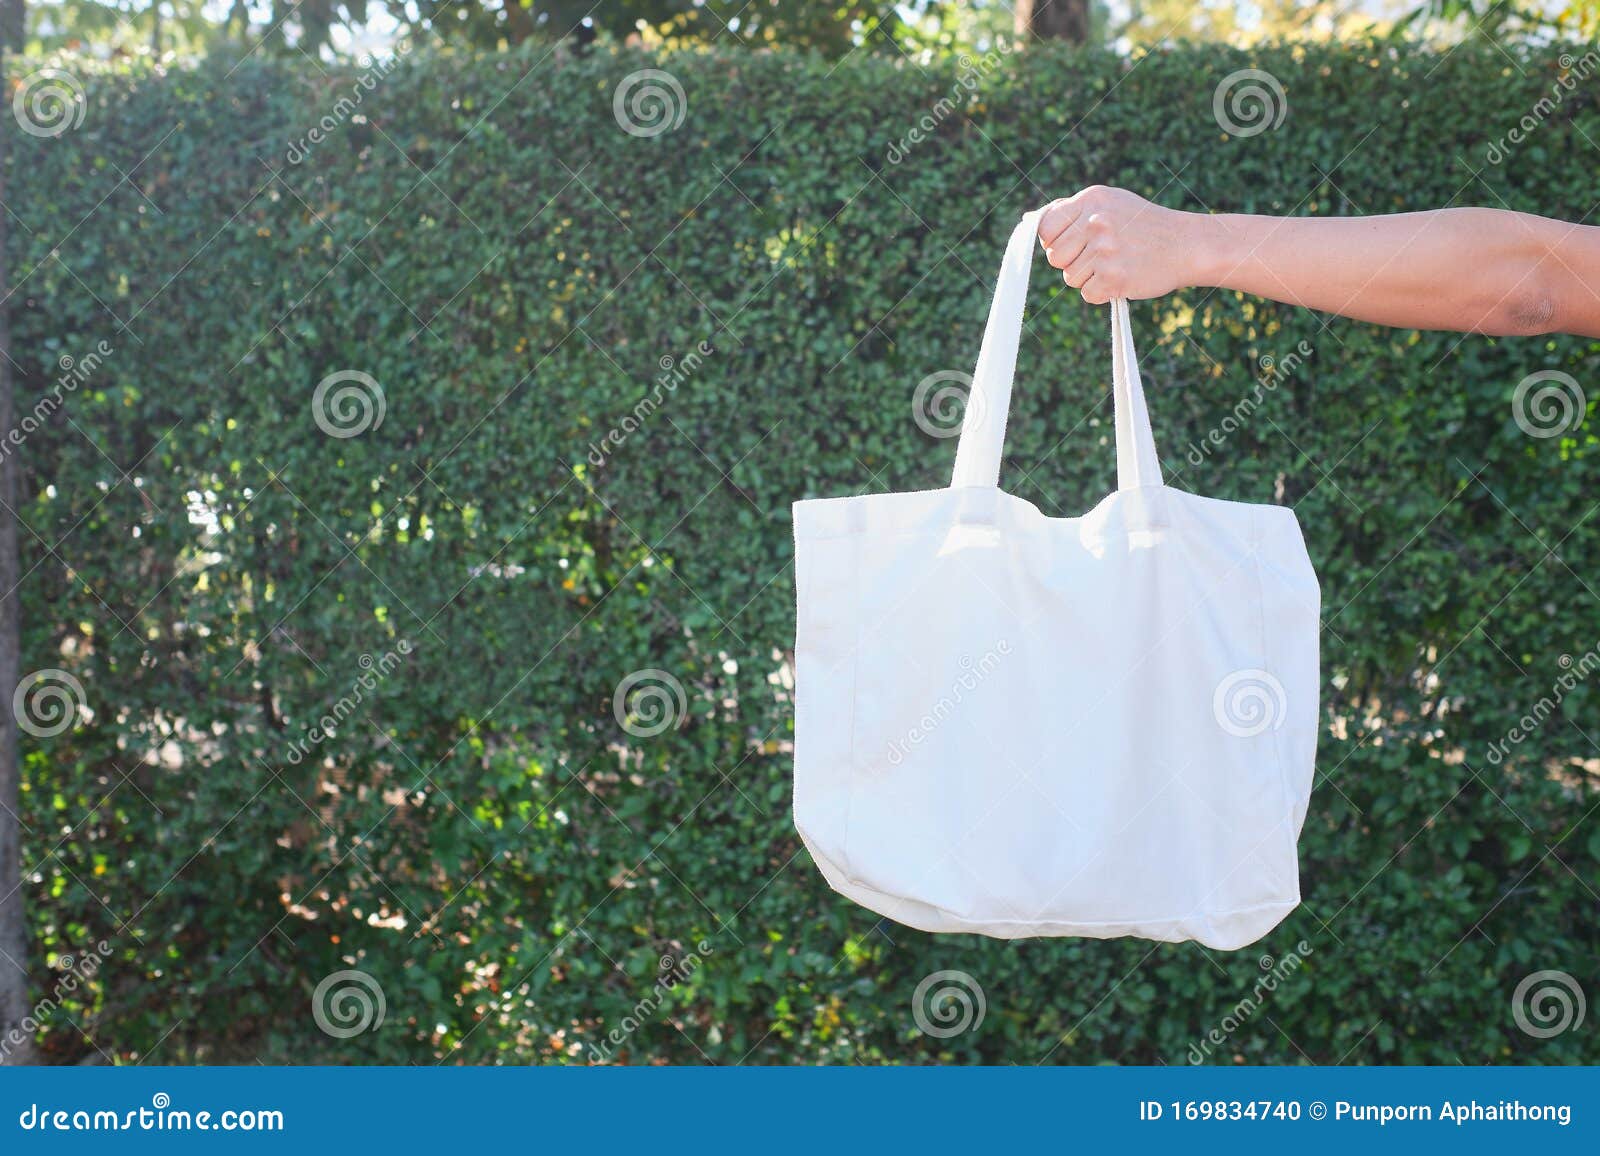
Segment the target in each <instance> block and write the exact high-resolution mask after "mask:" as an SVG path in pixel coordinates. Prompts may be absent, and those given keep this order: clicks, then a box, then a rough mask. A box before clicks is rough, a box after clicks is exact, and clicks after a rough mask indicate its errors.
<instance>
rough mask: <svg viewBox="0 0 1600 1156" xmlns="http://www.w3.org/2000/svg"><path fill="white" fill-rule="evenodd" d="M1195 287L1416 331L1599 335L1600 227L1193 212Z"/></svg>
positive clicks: (1499, 218) (1473, 211)
mask: <svg viewBox="0 0 1600 1156" xmlns="http://www.w3.org/2000/svg"><path fill="white" fill-rule="evenodd" d="M1185 218H1186V229H1187V230H1188V231H1189V232H1190V233H1191V234H1192V235H1191V237H1190V238H1189V243H1188V244H1187V245H1186V251H1187V252H1188V253H1189V255H1190V260H1191V261H1192V263H1193V267H1192V269H1191V270H1190V273H1189V277H1188V280H1189V281H1190V282H1191V283H1192V284H1197V285H1207V286H1217V287H1221V288H1227V289H1237V290H1240V291H1242V292H1245V293H1250V294H1253V295H1255V296H1260V297H1268V298H1271V299H1273V300H1275V301H1283V302H1287V303H1291V304H1295V305H1300V306H1304V307H1307V308H1310V309H1318V310H1322V311H1325V312H1329V313H1338V314H1341V315H1343V316H1346V317H1353V318H1356V319H1357V320H1362V321H1371V322H1375V323H1378V324H1381V325H1389V326H1397V327H1401V328H1408V329H1410V328H1414V329H1451V330H1465V331H1473V332H1478V333H1487V334H1500V335H1515V334H1532V333H1547V332H1552V331H1555V330H1560V331H1563V332H1568V333H1580V334H1584V335H1587V336H1600V229H1596V228H1594V227H1590V226H1583V225H1571V224H1567V223H1565V222H1562V221H1553V220H1549V219H1547V218H1544V217H1535V216H1530V215H1528V214H1525V213H1513V212H1509V211H1504V210H1499V209H1481V208H1465V209H1438V210H1433V211H1430V212H1420V213H1401V214H1396V215H1392V216H1369V217H1259V216H1244V215H1231V214H1218V215H1212V216H1207V215H1201V214H1185Z"/></svg>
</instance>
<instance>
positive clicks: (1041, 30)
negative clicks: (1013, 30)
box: [1016, 0, 1089, 44]
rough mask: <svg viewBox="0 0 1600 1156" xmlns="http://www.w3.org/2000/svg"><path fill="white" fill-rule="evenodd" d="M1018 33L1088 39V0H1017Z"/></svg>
mask: <svg viewBox="0 0 1600 1156" xmlns="http://www.w3.org/2000/svg"><path fill="white" fill-rule="evenodd" d="M1016 13H1017V37H1018V39H1021V40H1065V41H1068V42H1069V43H1072V44H1087V43H1089V0H1017V8H1016Z"/></svg>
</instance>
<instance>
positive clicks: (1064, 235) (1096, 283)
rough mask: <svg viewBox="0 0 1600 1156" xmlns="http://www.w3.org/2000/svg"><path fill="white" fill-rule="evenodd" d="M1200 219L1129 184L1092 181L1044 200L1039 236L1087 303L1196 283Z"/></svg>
mask: <svg viewBox="0 0 1600 1156" xmlns="http://www.w3.org/2000/svg"><path fill="white" fill-rule="evenodd" d="M1203 220H1204V218H1203V217H1201V216H1199V215H1197V214H1194V213H1185V212H1180V211H1179V210H1177V209H1167V208H1163V207H1162V206H1160V205H1156V204H1152V203H1151V202H1149V201H1147V200H1145V199H1144V198H1143V197H1141V196H1139V195H1138V194H1137V193H1130V192H1128V191H1127V190H1126V189H1116V188H1109V187H1107V186H1105V185H1090V186H1089V187H1088V188H1086V189H1084V190H1082V191H1081V192H1078V193H1076V194H1074V195H1073V196H1070V197H1066V198H1064V199H1062V200H1057V201H1052V202H1050V204H1049V205H1048V206H1046V208H1045V211H1044V214H1043V216H1041V217H1040V219H1039V243H1040V245H1042V246H1043V247H1044V251H1045V256H1046V257H1047V258H1049V261H1050V264H1051V265H1053V266H1055V267H1056V268H1057V269H1060V270H1061V274H1062V279H1063V280H1065V281H1066V283H1067V284H1068V285H1070V286H1072V287H1073V288H1074V289H1077V290H1079V291H1080V292H1081V293H1082V294H1083V299H1084V300H1085V301H1087V302H1089V304H1091V305H1103V304H1105V303H1106V302H1107V301H1110V300H1111V299H1112V298H1113V297H1127V298H1129V299H1131V300H1142V299H1144V298H1146V297H1161V296H1164V295H1165V294H1168V293H1171V292H1172V291H1173V290H1175V289H1181V288H1183V287H1184V286H1187V285H1194V284H1197V283H1198V278H1197V270H1198V269H1199V267H1200V265H1199V262H1200V253H1199V248H1200V243H1199V242H1200V237H1199V228H1198V226H1199V224H1200V223H1201V222H1202V221H1203Z"/></svg>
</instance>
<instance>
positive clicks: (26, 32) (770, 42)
mask: <svg viewBox="0 0 1600 1156" xmlns="http://www.w3.org/2000/svg"><path fill="white" fill-rule="evenodd" d="M0 14H3V15H0V27H3V28H4V29H5V31H6V35H5V41H6V43H7V44H9V45H11V46H12V48H13V50H16V49H17V47H18V46H20V45H25V46H26V47H27V48H28V49H29V50H32V51H35V52H37V51H49V50H53V49H58V48H71V49H73V50H75V51H87V52H91V53H96V54H101V55H104V54H108V53H112V54H138V53H149V54H153V55H156V56H161V55H163V54H166V53H169V52H171V53H178V54H184V53H189V52H195V51H204V52H208V53H213V54H215V53H230V52H231V53H234V54H236V55H237V54H238V53H240V52H244V51H249V52H255V51H258V50H262V49H265V50H266V51H268V52H273V53H289V54H304V55H307V56H310V57H312V58H314V59H319V60H329V59H332V58H334V57H336V56H337V55H339V54H341V53H350V52H358V51H367V50H371V49H373V48H376V47H381V46H384V45H388V44H392V43H393V42H394V41H395V40H397V39H399V38H402V37H426V38H427V39H429V40H430V41H438V42H446V43H451V44H456V45H470V46H473V47H477V48H483V49H496V48H508V47H515V46H516V45H519V44H523V43H527V42H530V41H531V42H536V43H543V44H554V43H563V42H565V43H568V44H570V45H571V46H573V47H576V48H580V49H581V48H583V47H586V46H588V45H591V44H595V43H599V44H601V45H602V46H604V45H619V44H628V45H632V46H635V47H639V46H644V47H656V46H666V47H688V46H696V45H699V46H707V45H714V46H719V47H727V48H747V49H748V48H754V49H760V48H777V47H782V48H788V49H806V50H813V51H817V52H820V53H822V54H824V55H828V56H831V57H838V56H842V55H845V54H849V53H853V52H855V51H856V50H858V49H863V48H864V49H867V50H869V51H874V52H881V53H886V54H889V55H893V56H904V55H911V56H917V57H919V58H920V59H922V60H923V62H924V63H927V62H928V59H929V58H930V57H932V56H936V55H939V54H944V53H949V52H961V51H968V50H970V49H972V48H974V47H976V48H979V49H980V50H981V49H983V48H985V47H987V46H988V45H989V44H991V43H993V42H994V40H996V39H997V38H1001V37H1007V36H1011V35H1014V34H1017V35H1023V36H1026V37H1033V38H1042V39H1059V40H1066V41H1069V42H1072V43H1075V44H1080V45H1120V46H1122V47H1127V46H1130V45H1146V46H1148V45H1154V44H1158V43H1162V42H1168V41H1178V40H1201V41H1205V42H1210V43H1223V44H1228V45H1230V46H1234V47H1242V46H1248V45H1251V44H1256V43H1262V42H1267V41H1281V40H1296V41H1310V42H1328V41H1334V40H1348V39H1362V38H1368V37H1372V36H1385V37H1404V38H1407V39H1410V40H1413V41H1422V42H1427V43H1431V44H1435V45H1449V44H1454V43H1459V42H1461V41H1462V40H1465V39H1480V40H1486V41H1489V40H1502V41H1529V40H1535V41H1537V40H1547V39H1550V38H1553V37H1561V36H1566V37H1578V38H1583V37H1590V36H1593V35H1594V34H1595V33H1596V31H1597V29H1600V0H1528V2H1525V3H1509V2H1506V0H1422V2H1419V0H1257V2H1255V3H1251V4H1234V3H1231V2H1228V0H1117V2H1115V3H1107V2H1106V0H906V2H903V3H893V2H891V0H826V2H821V3H819V2H817V0H601V2H599V3H594V2H592V0H553V2H551V3H543V2H539V3H536V2H534V0H298V2H292V0H0Z"/></svg>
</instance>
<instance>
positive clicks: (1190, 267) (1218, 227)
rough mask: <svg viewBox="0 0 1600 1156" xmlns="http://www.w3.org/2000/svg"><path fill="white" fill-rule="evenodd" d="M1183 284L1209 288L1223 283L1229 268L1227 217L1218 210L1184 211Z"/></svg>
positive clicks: (1181, 248)
mask: <svg viewBox="0 0 1600 1156" xmlns="http://www.w3.org/2000/svg"><path fill="white" fill-rule="evenodd" d="M1183 217H1184V220H1183V241H1182V245H1181V246H1180V251H1181V252H1182V254H1183V274H1184V284H1185V285H1193V286H1199V287H1201V288H1205V289H1210V288H1214V287H1216V286H1218V285H1221V283H1222V281H1223V279H1224V278H1225V277H1226V276H1227V272H1228V269H1229V267H1230V265H1229V261H1228V238H1229V230H1228V218H1227V217H1226V216H1224V215H1221V214H1217V213H1184V214H1183Z"/></svg>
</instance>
